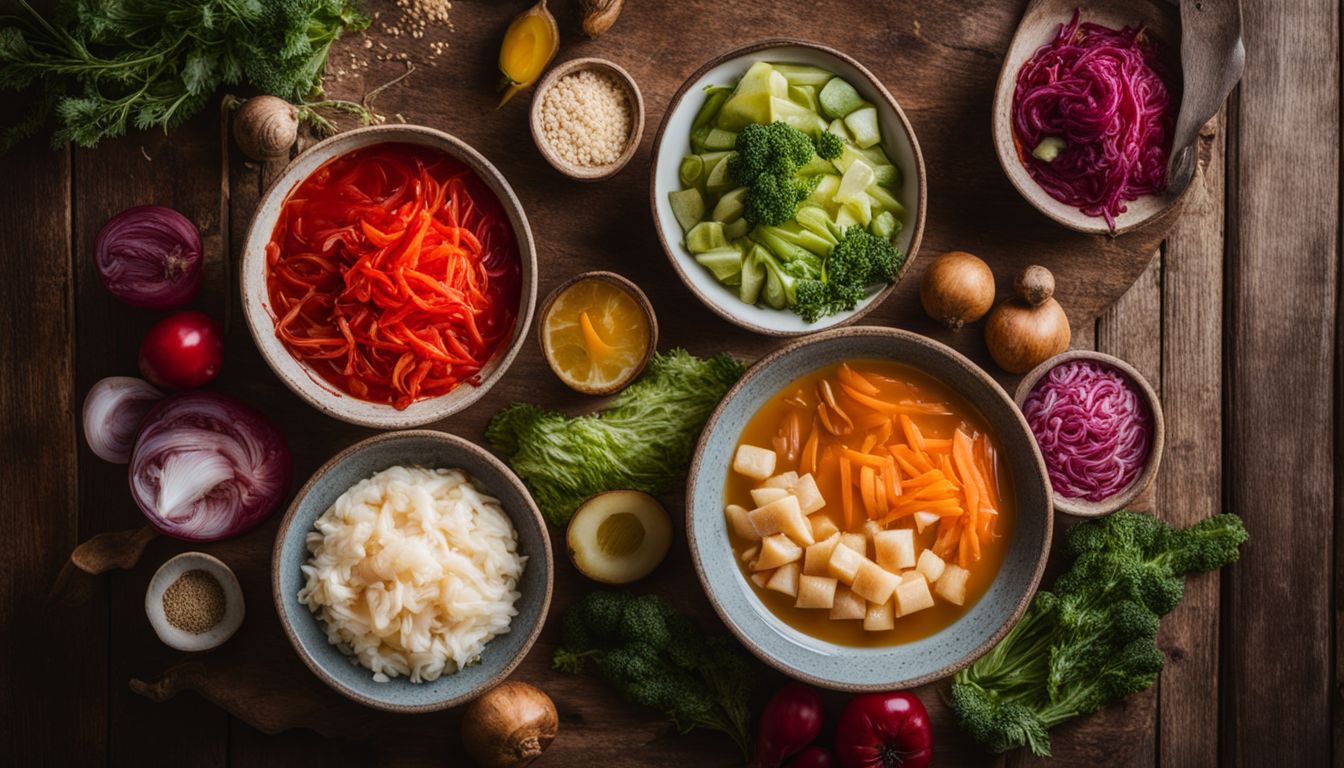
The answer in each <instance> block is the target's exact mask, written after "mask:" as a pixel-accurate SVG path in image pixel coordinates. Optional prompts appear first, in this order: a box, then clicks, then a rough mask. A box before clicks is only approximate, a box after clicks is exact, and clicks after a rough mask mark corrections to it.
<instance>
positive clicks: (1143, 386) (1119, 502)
mask: <svg viewBox="0 0 1344 768" xmlns="http://www.w3.org/2000/svg"><path fill="white" fill-rule="evenodd" d="M1071 360H1090V361H1092V362H1095V363H1100V364H1102V365H1106V366H1110V367H1111V368H1114V369H1116V370H1118V371H1120V372H1121V373H1123V374H1124V375H1126V376H1128V377H1129V379H1130V381H1133V382H1134V386H1136V387H1138V390H1139V396H1140V397H1142V398H1143V401H1144V402H1145V403H1146V404H1147V405H1148V410H1149V411H1150V412H1152V414H1153V441H1152V445H1151V446H1149V448H1148V461H1147V463H1146V464H1144V466H1143V469H1142V470H1141V471H1140V472H1139V474H1138V476H1137V477H1135V478H1134V480H1133V482H1131V483H1130V484H1129V485H1127V486H1125V487H1124V488H1122V489H1121V490H1120V491H1119V492H1117V493H1116V494H1115V495H1113V496H1110V497H1108V498H1106V499H1103V500H1101V501H1088V500H1086V499H1071V498H1069V497H1067V496H1061V495H1059V494H1058V493H1056V494H1054V497H1055V509H1057V510H1059V511H1060V512H1063V513H1065V514H1067V515H1073V516H1075V517H1103V516H1105V515H1109V514H1111V513H1112V512H1116V511H1118V510H1121V509H1124V508H1125V507H1127V506H1129V505H1130V504H1131V503H1133V502H1134V500H1135V499H1136V498H1138V496H1139V494H1141V493H1143V491H1144V489H1146V488H1147V487H1148V486H1149V485H1151V484H1152V482H1153V478H1155V477H1157V470H1158V469H1159V468H1160V467H1161V465H1162V448H1163V443H1165V441H1166V432H1167V428H1166V422H1165V421H1164V419H1163V417H1162V399H1161V398H1160V397H1158V395H1157V390H1155V389H1153V385H1151V384H1149V383H1148V380H1147V379H1145V378H1144V377H1143V374H1141V373H1139V372H1138V370H1137V369H1136V368H1135V367H1134V366H1132V365H1130V364H1129V363H1126V362H1125V361H1124V360H1121V359H1120V358H1118V357H1114V356H1112V355H1108V354H1105V353H1103V352H1093V351H1091V350H1087V349H1075V350H1072V351H1070V352H1064V353H1061V354H1058V355H1055V356H1054V357H1052V358H1050V359H1049V360H1046V361H1045V362H1044V363H1041V364H1040V365H1038V366H1036V367H1035V368H1032V369H1031V370H1030V371H1028V372H1027V375H1026V376H1023V377H1022V381H1021V383H1019V384H1018V385H1017V393H1016V394H1015V395H1014V396H1013V399H1014V400H1015V401H1016V402H1017V407H1018V408H1022V406H1023V405H1025V404H1026V402H1027V397H1029V396H1030V395H1031V390H1033V389H1035V388H1036V383H1037V382H1039V381H1040V380H1041V377H1043V376H1045V374H1047V373H1049V372H1050V371H1051V370H1053V369H1054V368H1055V367H1056V366H1058V365H1059V364H1061V363H1067V362H1069V361H1071Z"/></svg>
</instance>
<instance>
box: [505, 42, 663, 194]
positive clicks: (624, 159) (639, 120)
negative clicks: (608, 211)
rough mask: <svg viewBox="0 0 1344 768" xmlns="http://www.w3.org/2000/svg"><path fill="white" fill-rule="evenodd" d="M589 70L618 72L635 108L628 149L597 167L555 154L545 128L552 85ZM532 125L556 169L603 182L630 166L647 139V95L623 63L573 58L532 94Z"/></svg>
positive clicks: (536, 140)
mask: <svg viewBox="0 0 1344 768" xmlns="http://www.w3.org/2000/svg"><path fill="white" fill-rule="evenodd" d="M588 69H591V70H601V71H604V72H607V73H608V74H611V75H615V76H616V80H617V81H618V82H620V83H621V86H622V88H623V89H624V90H625V95H626V98H627V100H628V101H629V102H630V107H631V109H633V110H634V114H633V115H632V116H631V118H632V119H631V126H630V136H629V137H627V139H626V142H625V149H623V150H621V155H620V157H618V158H616V162H614V163H612V164H611V165H601V166H598V167H596V168H588V167H586V166H581V165H574V164H573V163H569V162H566V161H565V160H563V159H562V158H561V157H560V156H559V155H557V154H556V153H555V150H553V149H551V146H550V145H549V144H547V143H546V137H545V135H544V134H543V132H542V129H541V104H542V101H543V97H544V96H545V95H546V92H547V91H549V90H550V89H551V86H553V85H555V83H556V81H558V80H559V79H560V78H562V77H564V76H565V75H568V74H570V73H572V72H578V71H581V70H588ZM528 125H529V126H530V127H531V130H532V142H533V143H534V144H536V145H537V151H538V152H540V153H541V156H542V157H544V158H546V162H548V163H550V164H551V167H552V168H554V169H555V170H557V171H559V172H561V173H563V174H565V175H566V176H568V177H570V178H571V179H577V180H579V181H601V180H603V179H609V178H611V177H612V176H615V175H616V174H618V173H620V172H621V169H622V168H624V167H625V166H626V165H629V163H630V159H631V158H632V157H634V156H635V152H636V151H637V150H638V149H639V142H640V140H641V139H643V138H644V94H642V93H640V91H639V85H638V84H637V83H635V78H633V77H631V75H630V73H629V72H626V71H625V69H624V68H622V67H621V65H619V64H617V63H616V62H614V61H607V60H606V59H600V58H596V57H593V56H588V57H585V58H581V59H571V60H569V61H566V62H564V63H563V64H559V65H556V67H555V68H554V69H552V70H551V71H550V72H549V73H548V74H547V75H546V77H545V78H543V79H542V81H541V84H540V85H538V86H537V90H536V92H535V93H533V94H532V107H531V110H530V111H529V113H528Z"/></svg>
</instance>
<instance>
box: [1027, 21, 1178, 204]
mask: <svg viewBox="0 0 1344 768" xmlns="http://www.w3.org/2000/svg"><path fill="white" fill-rule="evenodd" d="M1078 17H1079V12H1078V11H1076V10H1075V11H1074V12H1073V19H1072V20H1071V21H1069V23H1067V24H1060V25H1059V34H1058V35H1056V37H1055V39H1054V41H1053V42H1051V43H1049V44H1047V45H1043V46H1041V47H1040V48H1039V49H1038V50H1037V51H1036V53H1035V54H1034V55H1033V56H1032V57H1031V59H1030V60H1029V61H1027V63H1026V64H1024V65H1023V66H1022V69H1021V71H1019V72H1018V73H1017V89H1016V91H1015V92H1014V93H1013V134H1014V139H1015V140H1016V143H1017V147H1018V154H1019V155H1020V156H1021V157H1022V162H1023V164H1025V165H1026V167H1027V171H1028V172H1029V173H1030V174H1031V177H1032V178H1033V179H1035V180H1036V182H1037V183H1038V184H1040V185H1041V187H1042V188H1044V189H1045V191H1046V192H1048V193H1049V194H1050V196H1051V197H1053V198H1055V199H1056V200H1058V201H1060V202H1062V203H1065V204H1068V205H1074V206H1077V207H1078V209H1079V210H1081V211H1082V212H1083V213H1085V214H1087V215H1088V216H1101V217H1103V218H1104V219H1106V225H1107V226H1108V227H1110V228H1111V229H1112V230H1114V229H1115V217H1117V216H1119V215H1120V214H1122V213H1124V212H1125V210H1126V205H1125V203H1127V202H1129V201H1130V200H1137V199H1138V198H1139V197H1141V196H1143V195H1151V194H1158V193H1160V192H1162V191H1164V190H1165V189H1166V188H1167V158H1168V156H1169V155H1170V153H1171V131H1172V114H1171V105H1172V94H1171V91H1170V89H1169V88H1168V86H1167V83H1166V81H1165V80H1164V79H1163V76H1162V72H1163V70H1164V68H1163V66H1162V64H1161V62H1160V61H1159V60H1158V57H1157V50H1156V46H1155V45H1153V43H1152V42H1151V41H1150V40H1149V39H1148V35H1147V34H1146V33H1145V30H1144V28H1143V27H1125V28H1124V29H1119V30H1115V29H1110V28H1109V27H1103V26H1101V25H1100V24H1092V23H1087V24H1081V25H1080V24H1079V23H1078ZM1047 139H1049V140H1050V142H1051V143H1053V144H1054V147H1051V144H1050V143H1047V144H1046V145H1042V142H1043V141H1046V140H1047ZM1061 139H1062V140H1063V142H1064V144H1063V147H1062V148H1061V147H1058V141H1059V140H1061ZM1037 148H1042V149H1043V152H1042V153H1043V154H1045V155H1046V156H1047V157H1049V155H1050V151H1049V149H1058V154H1057V155H1055V157H1054V159H1053V160H1048V159H1043V158H1041V157H1038V156H1036V155H1035V154H1033V151H1034V150H1036V149H1037Z"/></svg>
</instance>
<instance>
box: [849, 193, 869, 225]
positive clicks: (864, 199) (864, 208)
mask: <svg viewBox="0 0 1344 768" xmlns="http://www.w3.org/2000/svg"><path fill="white" fill-rule="evenodd" d="M845 209H846V210H848V211H849V212H850V213H852V214H854V221H856V222H858V223H859V224H860V225H862V226H865V227H866V226H868V222H870V221H872V220H873V199H872V198H871V197H869V196H867V195H864V194H860V195H859V196H858V197H853V198H850V199H849V200H846V201H845Z"/></svg>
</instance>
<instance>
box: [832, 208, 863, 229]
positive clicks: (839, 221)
mask: <svg viewBox="0 0 1344 768" xmlns="http://www.w3.org/2000/svg"><path fill="white" fill-rule="evenodd" d="M858 223H859V220H858V219H856V218H854V214H853V213H852V212H851V211H850V210H849V207H848V206H844V205H842V206H840V210H838V211H836V214H835V226H836V227H838V228H839V229H840V230H841V231H842V232H843V231H844V230H846V229H849V228H850V227H852V226H854V225H856V224H858Z"/></svg>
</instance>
